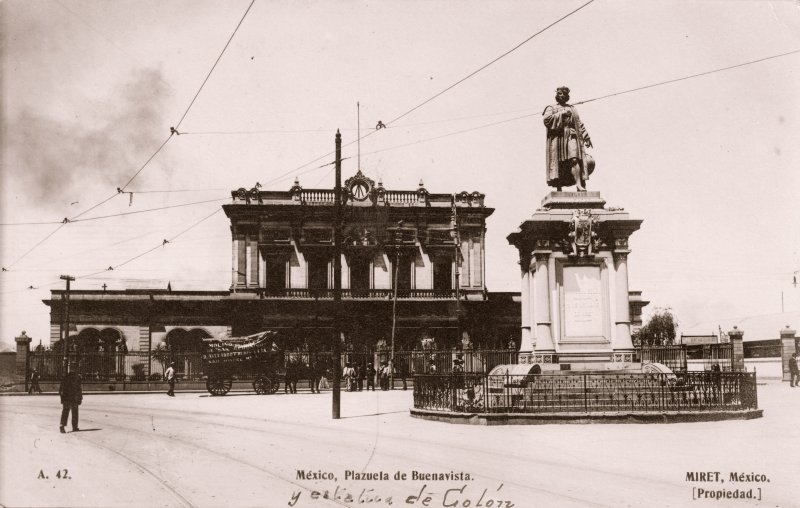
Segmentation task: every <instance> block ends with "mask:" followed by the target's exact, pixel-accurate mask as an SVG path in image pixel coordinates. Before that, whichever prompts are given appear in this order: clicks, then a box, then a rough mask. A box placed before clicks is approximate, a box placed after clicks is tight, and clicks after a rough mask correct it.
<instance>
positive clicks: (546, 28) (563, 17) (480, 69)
mask: <svg viewBox="0 0 800 508" xmlns="http://www.w3.org/2000/svg"><path fill="white" fill-rule="evenodd" d="M592 2H594V0H589V1H588V2H586V3H585V4H583V5H581V6H580V7H578V8H577V9H575V10H573V11H570V12H569V13H567V14H565V15H564V16H562V17H560V18H558V19H557V20H555V21H553V22H552V23H550V24H549V25H547V26H546V27H544V28H542V29H541V30H539V31H538V32H536V33H535V34H533V35H531V36H530V37H528V38H527V39H525V40H524V41H522V42H520V43H519V44H517V45H516V46H514V47H513V48H511V49H509V50H508V51H506V52H505V53H503V54H502V55H500V56H498V57H497V58H495V59H494V60H492V61H491V62H489V63H487V64H485V65H483V66H481V67H480V68H478V69H476V70H474V71H472V72H471V73H469V74H467V75H466V76H465V77H463V78H461V79H459V80H458V81H456V82H455V83H453V84H452V85H450V86H448V87H447V88H445V89H444V90H442V91H441V92H439V93H437V94H436V95H434V96H433V97H431V98H429V99H427V100H425V101H423V102H421V103H420V104H418V105H416V106H414V107H413V108H411V109H409V110H408V111H406V112H405V113H403V114H401V115H400V116H398V117H396V118H394V119H393V120H389V121H388V122H386V125H387V126H388V125H390V124H393V123H395V122H396V121H398V120H400V119H401V118H404V117H406V116H408V115H410V114H411V113H413V112H414V111H416V110H418V109H419V108H421V107H422V106H424V105H426V104H428V103H429V102H431V101H433V100H434V99H436V98H438V97H440V96H442V95H443V94H445V93H446V92H448V91H450V90H452V89H453V88H455V87H456V86H458V85H460V84H461V83H463V82H464V81H466V80H468V79H469V78H471V77H473V76H475V75H476V74H478V73H479V72H481V71H483V70H484V69H486V68H487V67H489V66H490V65H492V64H494V63H496V62H498V61H500V60H501V59H503V58H505V57H506V56H508V55H510V54H511V53H513V52H514V51H516V50H518V49H519V48H521V47H522V46H524V45H525V44H527V43H528V42H530V41H531V40H533V39H534V38H535V37H537V36H538V35H540V34H542V33H544V32H545V31H547V30H549V29H550V28H552V27H554V26H555V25H557V24H559V23H561V22H562V21H564V20H565V19H567V18H568V17H570V16H572V15H573V14H575V13H576V12H578V11H580V10H581V9H583V8H584V7H586V6H587V5H589V4H591V3H592ZM372 132H376V131H372ZM369 134H372V133H368V134H366V135H365V136H364V137H366V136H369Z"/></svg>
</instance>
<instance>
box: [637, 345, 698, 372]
mask: <svg viewBox="0 0 800 508" xmlns="http://www.w3.org/2000/svg"><path fill="white" fill-rule="evenodd" d="M638 355H639V361H640V362H642V363H661V364H663V365H666V366H667V367H669V368H670V369H671V370H672V371H673V372H685V371H686V370H687V362H686V360H687V354H686V346H684V345H683V344H675V345H670V346H641V347H639V349H638Z"/></svg>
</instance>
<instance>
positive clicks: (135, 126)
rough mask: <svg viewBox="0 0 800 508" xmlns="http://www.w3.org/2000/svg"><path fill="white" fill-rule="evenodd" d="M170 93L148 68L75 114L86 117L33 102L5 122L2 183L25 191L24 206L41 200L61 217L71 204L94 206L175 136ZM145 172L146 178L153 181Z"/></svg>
mask: <svg viewBox="0 0 800 508" xmlns="http://www.w3.org/2000/svg"><path fill="white" fill-rule="evenodd" d="M167 95H168V90H167V87H166V85H165V84H164V81H163V79H162V76H161V74H160V72H159V71H157V70H146V71H142V72H139V73H138V74H137V75H136V76H135V77H134V78H133V79H131V80H130V81H128V82H126V83H124V84H122V85H120V86H119V87H118V88H117V90H116V91H115V93H114V94H112V95H111V97H110V98H108V99H105V100H103V101H99V100H98V101H97V102H94V103H88V104H86V107H85V108H83V109H82V111H80V112H79V113H80V114H79V115H78V114H76V116H77V117H78V118H80V121H62V120H57V119H54V118H53V117H49V116H48V115H47V114H46V112H44V111H39V110H34V109H32V108H30V107H29V108H26V109H23V110H21V112H20V113H19V114H17V115H16V116H15V117H14V118H11V119H6V121H5V125H4V129H5V136H6V139H5V141H6V143H5V146H6V149H7V150H8V153H7V158H6V164H7V172H5V175H4V177H3V181H4V182H3V183H4V187H6V190H7V191H8V190H10V191H12V192H13V193H14V195H16V196H18V197H20V196H22V198H21V201H22V202H20V203H18V204H28V203H35V204H36V205H37V208H45V209H47V210H48V211H58V212H59V213H61V212H63V213H62V215H69V213H67V211H65V210H64V208H63V207H64V205H65V204H66V205H69V203H71V202H74V201H80V203H81V205H84V204H86V205H90V204H92V203H94V202H97V201H99V200H100V199H102V198H105V197H107V196H108V195H109V194H110V193H113V192H114V191H115V189H116V188H117V187H121V186H123V185H124V184H125V183H126V182H127V181H128V180H129V179H130V178H131V177H132V176H133V175H134V174H135V173H136V171H137V170H138V169H139V168H140V167H141V166H142V164H144V162H145V161H146V160H147V159H148V158H149V157H150V156H151V155H152V154H153V152H154V151H155V150H156V149H157V148H158V147H159V146H160V144H161V143H162V142H163V141H164V139H166V137H167V136H168V135H169V130H168V126H167V125H166V123H167V122H166V120H165V119H164V118H162V111H163V104H164V102H165V98H166V97H167ZM163 157H164V153H163V152H162V153H160V154H159V156H158V158H157V160H156V161H154V162H152V163H151V164H153V165H154V166H156V165H157V164H158V161H163V160H164V159H163ZM148 169H152V168H148ZM146 171H147V170H145V172H146ZM154 171H155V170H154ZM145 172H143V173H142V175H141V176H140V178H141V182H144V181H147V175H146V174H145ZM70 211H71V212H74V211H75V210H70Z"/></svg>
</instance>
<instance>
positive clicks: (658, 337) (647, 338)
mask: <svg viewBox="0 0 800 508" xmlns="http://www.w3.org/2000/svg"><path fill="white" fill-rule="evenodd" d="M677 328H678V320H677V319H675V316H674V315H673V314H672V309H670V308H669V307H667V308H666V309H661V308H658V309H656V310H655V312H654V313H653V315H652V316H650V320H649V321H648V322H647V324H646V325H644V326H642V328H641V330H639V333H638V334H636V337H635V340H636V342H637V345H639V346H670V345H672V344H675V330H676V329H677Z"/></svg>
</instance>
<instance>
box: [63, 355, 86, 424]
mask: <svg viewBox="0 0 800 508" xmlns="http://www.w3.org/2000/svg"><path fill="white" fill-rule="evenodd" d="M58 394H59V395H60V396H61V406H62V409H61V426H60V427H59V430H60V431H61V433H62V434H64V433H65V432H66V431H65V430H64V427H65V426H66V425H67V417H68V416H69V413H70V411H72V431H73V432H77V431H79V430H80V429H79V428H78V406H80V405H81V402H83V389H82V388H81V376H80V375H78V364H77V363H71V364H70V365H69V372H67V374H66V375H65V376H64V377H63V378H62V379H61V384H60V385H59V387H58Z"/></svg>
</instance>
